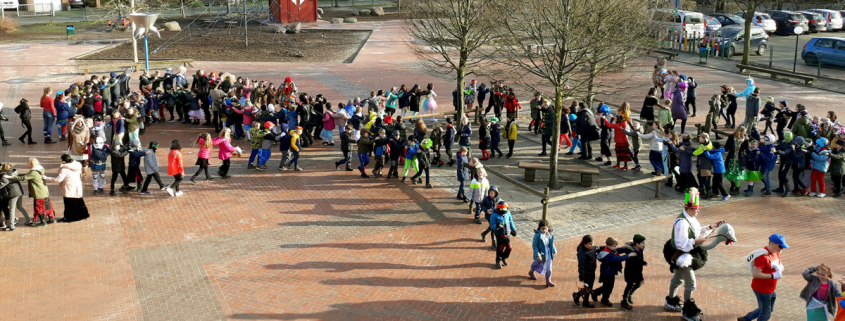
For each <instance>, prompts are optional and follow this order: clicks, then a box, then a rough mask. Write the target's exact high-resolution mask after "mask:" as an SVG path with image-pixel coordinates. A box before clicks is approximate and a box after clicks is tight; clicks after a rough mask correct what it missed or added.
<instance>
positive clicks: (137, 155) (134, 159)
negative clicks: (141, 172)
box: [129, 150, 147, 179]
mask: <svg viewBox="0 0 845 321" xmlns="http://www.w3.org/2000/svg"><path fill="white" fill-rule="evenodd" d="M146 155H147V152H145V151H144V150H133V151H130V152H129V167H132V166H139V167H140V166H141V157H144V156H146ZM133 179H134V177H133Z"/></svg>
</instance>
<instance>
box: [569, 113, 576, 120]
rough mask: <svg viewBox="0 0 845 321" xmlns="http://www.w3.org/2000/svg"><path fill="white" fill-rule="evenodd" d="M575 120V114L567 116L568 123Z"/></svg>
mask: <svg viewBox="0 0 845 321" xmlns="http://www.w3.org/2000/svg"><path fill="white" fill-rule="evenodd" d="M576 119H578V116H576V115H575V114H569V120H570V121H575V120H576Z"/></svg>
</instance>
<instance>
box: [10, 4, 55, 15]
mask: <svg viewBox="0 0 845 321" xmlns="http://www.w3.org/2000/svg"><path fill="white" fill-rule="evenodd" d="M17 15H18V17H34V16H55V15H56V11H55V8H54V7H53V3H52V2H50V3H33V4H20V5H18V8H17Z"/></svg>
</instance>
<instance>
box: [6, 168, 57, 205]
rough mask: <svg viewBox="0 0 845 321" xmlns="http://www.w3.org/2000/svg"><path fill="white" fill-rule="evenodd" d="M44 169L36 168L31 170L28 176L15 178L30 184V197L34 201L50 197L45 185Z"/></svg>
mask: <svg viewBox="0 0 845 321" xmlns="http://www.w3.org/2000/svg"><path fill="white" fill-rule="evenodd" d="M43 177H44V167H41V166H36V167H35V168H33V169H31V170H29V173H26V175H18V176H15V178H14V180H16V181H18V182H21V181H27V182H28V183H29V184H28V185H29V197H31V198H34V199H42V198H47V197H50V190H48V189H47V185H45V184H44V179H43Z"/></svg>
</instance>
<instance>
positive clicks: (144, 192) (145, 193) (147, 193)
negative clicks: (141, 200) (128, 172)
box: [141, 191, 152, 195]
mask: <svg viewBox="0 0 845 321" xmlns="http://www.w3.org/2000/svg"><path fill="white" fill-rule="evenodd" d="M150 194H152V193H150V192H148V191H141V195H150Z"/></svg>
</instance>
